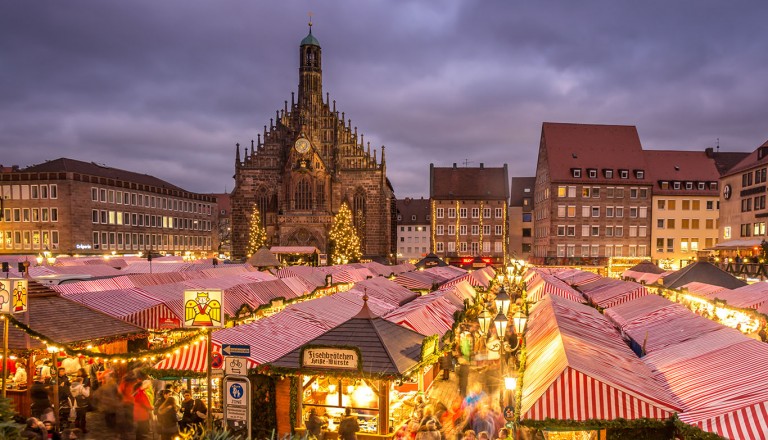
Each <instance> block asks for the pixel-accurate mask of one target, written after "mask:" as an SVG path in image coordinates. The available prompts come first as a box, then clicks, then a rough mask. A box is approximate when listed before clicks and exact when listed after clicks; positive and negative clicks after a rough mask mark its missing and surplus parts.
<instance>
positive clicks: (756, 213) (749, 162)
mask: <svg viewBox="0 0 768 440" xmlns="http://www.w3.org/2000/svg"><path fill="white" fill-rule="evenodd" d="M767 169H768V142H765V143H764V144H763V145H761V146H760V147H758V148H757V150H755V151H753V152H752V153H751V154H749V155H748V156H746V157H745V158H744V159H743V160H742V161H741V162H739V163H738V164H736V165H735V166H734V167H733V168H731V169H730V170H728V171H727V172H725V173H724V174H723V175H722V177H721V178H720V194H721V195H722V197H721V200H720V229H719V231H720V239H721V243H720V244H719V245H718V246H717V248H718V249H721V250H724V251H730V252H726V253H724V255H731V256H737V255H739V256H742V257H745V256H750V255H752V254H756V253H759V252H760V251H761V249H760V245H761V244H762V242H763V241H764V240H766V226H765V225H766V221H768V210H767V209H766V201H765V199H766V193H767V192H768V190H767V189H768V178H767V177H766V176H768V174H766V170H767Z"/></svg>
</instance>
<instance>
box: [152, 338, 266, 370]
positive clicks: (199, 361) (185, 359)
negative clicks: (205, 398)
mask: <svg viewBox="0 0 768 440" xmlns="http://www.w3.org/2000/svg"><path fill="white" fill-rule="evenodd" d="M214 334H215V333H214ZM211 345H212V349H213V351H214V352H215V353H221V344H219V343H215V342H212V343H211ZM246 361H247V362H248V368H254V367H256V363H255V362H253V361H252V360H251V359H246ZM207 362H208V356H207V355H206V353H205V342H202V341H197V342H196V343H194V344H190V345H189V346H188V347H187V348H181V349H179V350H178V351H177V352H176V353H173V354H172V355H170V356H169V357H167V358H166V359H163V360H162V361H160V362H158V363H157V364H156V365H155V368H156V369H158V370H180V371H190V372H195V373H204V372H205V371H206V368H207Z"/></svg>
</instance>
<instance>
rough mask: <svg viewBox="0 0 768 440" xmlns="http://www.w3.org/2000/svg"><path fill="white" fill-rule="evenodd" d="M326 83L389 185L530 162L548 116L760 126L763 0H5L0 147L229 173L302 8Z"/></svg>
mask: <svg viewBox="0 0 768 440" xmlns="http://www.w3.org/2000/svg"><path fill="white" fill-rule="evenodd" d="M308 10H312V11H313V12H314V22H315V24H316V26H315V28H314V34H315V35H316V36H317V38H318V39H319V40H320V43H321V45H322V47H323V56H324V78H323V79H324V88H325V90H326V91H327V92H329V93H330V94H331V99H335V100H336V101H337V107H338V108H339V110H340V111H344V112H346V116H347V118H351V119H352V124H353V126H357V127H358V129H359V131H360V132H362V133H364V134H365V140H366V141H370V142H371V145H372V148H376V149H377V154H378V156H379V157H380V155H381V145H382V144H384V145H386V147H387V150H386V152H387V166H388V168H387V169H388V174H389V177H390V180H391V181H392V182H393V184H394V185H395V189H396V191H397V194H398V196H400V197H403V196H421V195H424V196H427V195H428V181H427V178H428V169H429V164H430V163H435V164H436V165H438V166H450V165H451V164H452V163H454V162H456V163H459V164H462V163H463V162H464V161H465V160H466V161H469V162H470V164H471V165H477V164H479V163H481V162H482V163H485V164H486V165H487V166H494V165H500V164H502V163H508V164H509V166H510V174H511V175H533V174H534V172H535V166H536V152H537V147H538V142H539V135H540V130H541V122H543V121H561V122H583V123H606V124H632V125H637V126H638V129H639V131H640V135H641V140H642V141H643V144H644V145H645V146H646V147H647V148H681V149H703V148H704V147H706V146H711V145H714V143H715V142H716V139H717V138H719V139H720V142H721V145H722V146H723V148H724V149H725V150H726V151H729V150H730V151H737V150H741V151H746V150H752V149H754V148H755V147H757V146H758V145H759V144H761V143H762V142H763V141H764V140H765V139H766V138H768V130H766V129H765V128H764V127H765V115H766V114H768V82H766V81H765V78H767V77H768V51H765V50H764V42H765V41H767V40H768V38H767V37H768V35H767V34H768V29H767V28H765V26H764V25H763V23H762V21H763V19H762V17H765V14H766V12H768V4H764V3H762V2H740V3H728V2H721V1H712V0H704V1H698V0H697V1H694V0H688V1H681V2H665V1H649V2H617V1H608V0H602V1H594V2H570V1H565V0H563V1H550V2H507V1H502V0H488V1H469V0H447V1H441V2H431V1H426V0H424V1H415V0H411V1H408V0H401V1H395V2H393V1H391V0H389V1H385V0H378V1H366V2H359V1H353V0H347V1H333V2H320V1H317V0H315V1H304V2H253V1H247V0H230V1H226V2H208V1H192V0H185V1H182V0H167V1H163V2H157V1H151V0H137V1H131V2H93V1H84V0H70V1H67V2H48V3H39V2H37V3H36V2H6V3H4V4H3V5H1V6H0V69H1V70H2V72H3V74H2V79H0V81H1V82H0V153H2V156H1V157H2V159H0V162H1V163H3V164H5V165H9V164H19V165H22V166H25V165H30V164H33V163H40V162H43V161H45V160H49V159H55V158H57V157H71V158H75V159H81V160H92V161H96V162H99V163H106V164H108V165H110V166H115V167H121V168H125V169H129V170H132V171H138V172H144V173H148V174H153V175H156V176H157V177H160V178H162V179H165V180H168V181H169V182H171V183H173V184H176V185H179V186H182V187H184V188H187V189H190V190H193V191H198V192H214V191H216V192H217V191H223V190H224V189H225V188H226V189H231V188H232V179H231V177H232V174H233V172H234V144H235V143H236V142H240V143H241V144H242V145H249V144H250V140H251V139H255V138H256V136H257V134H258V133H261V132H262V130H263V126H264V125H265V124H268V123H269V119H270V118H273V117H274V114H275V110H278V109H281V108H282V107H283V101H284V100H290V97H291V92H292V91H295V90H296V85H297V82H298V81H297V73H298V69H297V67H298V65H297V63H298V43H299V41H300V40H301V38H303V37H304V35H305V34H306V29H307V28H306V22H307V16H306V13H307V11H308Z"/></svg>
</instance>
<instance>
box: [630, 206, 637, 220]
mask: <svg viewBox="0 0 768 440" xmlns="http://www.w3.org/2000/svg"><path fill="white" fill-rule="evenodd" d="M629 218H637V207H636V206H630V207H629Z"/></svg>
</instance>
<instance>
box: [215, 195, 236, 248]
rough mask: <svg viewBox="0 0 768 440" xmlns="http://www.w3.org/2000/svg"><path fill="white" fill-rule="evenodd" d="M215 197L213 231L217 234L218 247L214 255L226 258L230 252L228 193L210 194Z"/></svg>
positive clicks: (230, 206)
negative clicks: (214, 223) (215, 214)
mask: <svg viewBox="0 0 768 440" xmlns="http://www.w3.org/2000/svg"><path fill="white" fill-rule="evenodd" d="M211 195H212V196H214V197H216V210H217V211H218V212H219V215H218V222H217V224H216V227H215V228H214V230H215V231H216V233H217V234H218V243H219V246H218V248H217V250H216V253H217V254H218V255H219V256H223V257H225V258H228V257H229V256H230V255H231V252H232V204H231V199H230V196H229V194H228V193H221V194H211Z"/></svg>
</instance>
